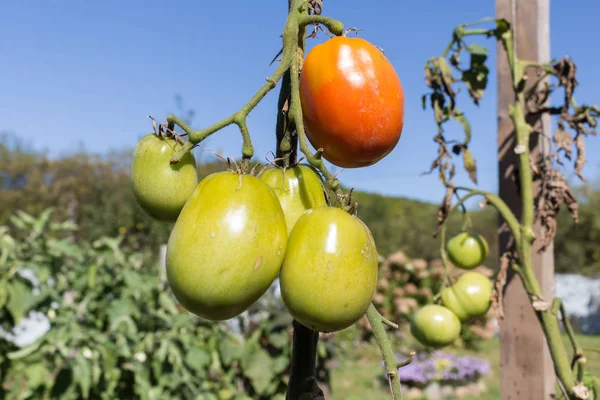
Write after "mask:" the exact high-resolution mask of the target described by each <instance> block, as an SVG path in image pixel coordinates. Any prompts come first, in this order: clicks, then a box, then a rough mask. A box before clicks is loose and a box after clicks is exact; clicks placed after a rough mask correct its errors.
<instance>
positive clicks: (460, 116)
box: [454, 109, 471, 146]
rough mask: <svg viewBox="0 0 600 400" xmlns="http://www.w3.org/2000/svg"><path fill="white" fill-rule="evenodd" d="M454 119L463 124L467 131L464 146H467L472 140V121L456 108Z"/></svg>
mask: <svg viewBox="0 0 600 400" xmlns="http://www.w3.org/2000/svg"><path fill="white" fill-rule="evenodd" d="M454 119H455V120H456V122H458V123H459V124H461V125H462V127H463V130H464V131H465V140H464V142H463V145H464V146H467V145H468V144H469V142H470V141H471V123H470V122H469V120H468V119H467V117H465V115H464V114H463V113H462V112H461V111H459V110H458V109H454Z"/></svg>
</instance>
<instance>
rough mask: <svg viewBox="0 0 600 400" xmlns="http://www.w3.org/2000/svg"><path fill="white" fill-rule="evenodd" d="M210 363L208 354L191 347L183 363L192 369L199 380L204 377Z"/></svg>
mask: <svg viewBox="0 0 600 400" xmlns="http://www.w3.org/2000/svg"><path fill="white" fill-rule="evenodd" d="M210 361H211V357H210V354H209V353H208V352H206V350H204V349H201V348H198V347H192V348H191V349H189V350H188V351H187V354H186V355H185V363H186V364H187V365H189V366H190V367H191V368H192V369H194V371H196V373H197V374H198V376H199V377H200V378H203V377H205V376H206V372H207V370H208V366H209V365H210Z"/></svg>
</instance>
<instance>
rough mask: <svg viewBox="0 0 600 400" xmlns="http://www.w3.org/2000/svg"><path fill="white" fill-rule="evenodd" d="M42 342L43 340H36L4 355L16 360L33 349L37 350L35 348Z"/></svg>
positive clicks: (31, 352)
mask: <svg viewBox="0 0 600 400" xmlns="http://www.w3.org/2000/svg"><path fill="white" fill-rule="evenodd" d="M42 342H43V341H42V340H36V341H35V342H33V343H32V344H30V345H29V346H25V347H22V348H20V349H19V350H17V351H13V352H12V353H8V354H7V355H6V356H7V357H8V358H9V359H10V360H18V359H21V358H25V357H27V356H28V355H30V354H33V353H34V352H35V351H37V349H39V348H40V346H41V344H42Z"/></svg>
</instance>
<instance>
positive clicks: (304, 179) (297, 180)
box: [260, 164, 327, 233]
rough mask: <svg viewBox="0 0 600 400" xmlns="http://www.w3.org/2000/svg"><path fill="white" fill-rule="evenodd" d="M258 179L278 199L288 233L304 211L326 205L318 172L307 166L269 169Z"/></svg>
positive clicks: (299, 165)
mask: <svg viewBox="0 0 600 400" xmlns="http://www.w3.org/2000/svg"><path fill="white" fill-rule="evenodd" d="M260 179H261V180H262V181H263V182H265V183H266V184H267V185H269V186H270V187H271V189H273V192H275V194H276V195H277V197H278V198H279V201H280V203H281V207H282V208H283V213H284V214H285V221H286V224H287V229H288V233H289V232H291V231H292V228H293V227H294V224H295V223H296V221H297V220H298V218H299V217H300V215H301V214H302V213H303V212H304V211H306V210H308V209H311V208H315V207H322V206H325V205H327V200H326V199H325V192H324V187H323V181H322V180H321V177H320V176H319V174H318V172H316V171H315V170H314V169H313V168H312V167H310V166H308V165H301V164H298V165H296V166H295V167H292V168H287V169H282V168H277V167H273V168H269V169H267V170H265V171H264V172H263V173H262V174H261V176H260Z"/></svg>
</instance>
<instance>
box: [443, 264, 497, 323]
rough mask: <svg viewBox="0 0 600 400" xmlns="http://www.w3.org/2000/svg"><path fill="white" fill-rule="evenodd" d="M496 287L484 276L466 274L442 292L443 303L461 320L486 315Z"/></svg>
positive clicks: (475, 273) (471, 273) (474, 273)
mask: <svg viewBox="0 0 600 400" xmlns="http://www.w3.org/2000/svg"><path fill="white" fill-rule="evenodd" d="M493 291H494V286H493V285H492V282H491V281H490V280H489V279H488V278H487V277H486V276H485V275H483V274H480V273H478V272H472V271H470V272H466V273H464V274H462V275H461V276H460V277H459V278H458V279H457V280H456V282H455V283H454V284H453V285H452V286H450V287H447V288H444V289H443V290H442V296H441V297H442V303H443V304H444V306H446V307H447V308H448V309H449V310H451V311H452V312H453V313H454V314H456V316H457V317H458V318H459V319H460V320H461V322H466V321H468V320H470V319H472V318H477V317H481V316H483V315H485V313H487V311H488V310H489V308H490V305H491V304H492V293H493Z"/></svg>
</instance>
